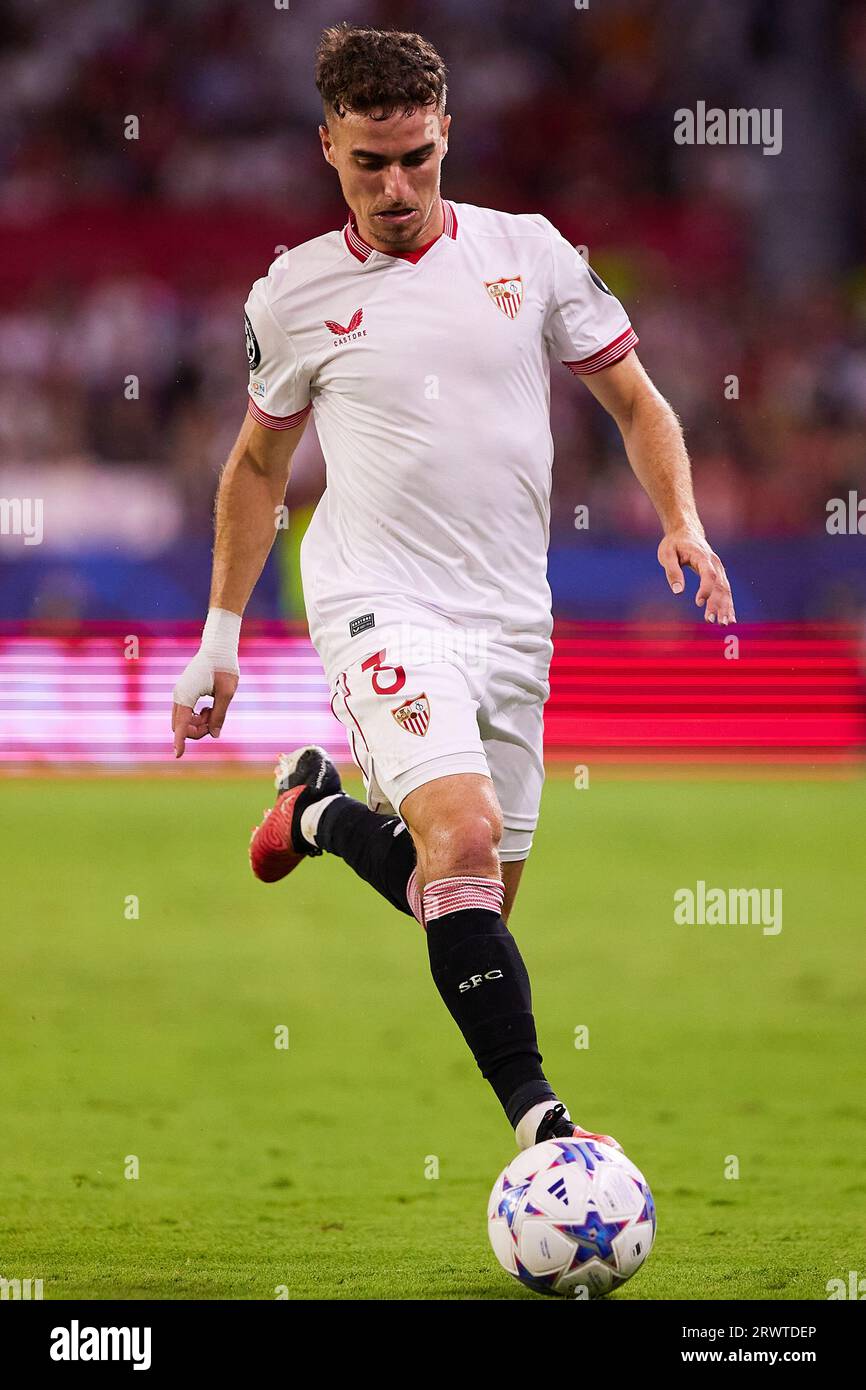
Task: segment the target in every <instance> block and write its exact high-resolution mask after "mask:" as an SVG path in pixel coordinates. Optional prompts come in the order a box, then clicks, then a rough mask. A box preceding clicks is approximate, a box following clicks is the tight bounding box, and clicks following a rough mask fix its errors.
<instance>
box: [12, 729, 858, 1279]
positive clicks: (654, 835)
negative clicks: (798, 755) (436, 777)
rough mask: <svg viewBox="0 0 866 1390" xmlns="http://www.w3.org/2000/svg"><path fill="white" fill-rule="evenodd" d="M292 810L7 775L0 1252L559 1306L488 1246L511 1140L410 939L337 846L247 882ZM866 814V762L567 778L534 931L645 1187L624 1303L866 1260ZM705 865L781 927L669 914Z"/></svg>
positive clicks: (548, 832)
mask: <svg viewBox="0 0 866 1390" xmlns="http://www.w3.org/2000/svg"><path fill="white" fill-rule="evenodd" d="M193 756H194V754H193ZM349 785H350V789H352V790H357V784H352V783H350V784H349ZM269 800H270V788H269V784H268V782H267V780H266V779H259V780H258V781H254V780H245V779H240V780H229V779H226V780H216V781H215V780H209V779H200V778H196V777H192V776H190V777H184V776H180V777H178V778H171V779H168V778H166V779H163V780H159V779H153V780H147V779H144V780H136V779H111V778H105V779H102V780H84V779H81V780H78V779H61V780H59V781H56V782H53V783H50V782H48V781H47V780H32V781H31V780H28V779H21V780H15V781H7V782H6V783H5V784H4V786H3V788H2V789H0V804H2V806H3V808H4V814H3V827H4V828H3V842H2V856H3V863H4V873H3V897H4V907H5V911H4V918H5V922H4V927H3V931H2V960H0V1011H2V1017H3V1020H4V1024H3V1059H2V1067H0V1113H2V1117H3V1124H2V1130H3V1153H2V1163H0V1197H2V1200H0V1275H2V1276H4V1277H6V1278H22V1279H23V1278H28V1277H29V1278H42V1279H43V1281H44V1292H45V1297H46V1298H97V1299H98V1298H129V1299H135V1298H164V1299H173V1298H175V1299H182V1298H206V1299H207V1298H220V1299H235V1298H259V1299H273V1298H275V1297H276V1296H277V1292H278V1290H280V1289H281V1287H284V1288H285V1289H286V1290H287V1291H288V1296H289V1297H290V1298H305V1297H313V1298H379V1299H390V1298H428V1299H429V1298H448V1299H478V1298H481V1299H488V1298H512V1299H534V1298H536V1295H534V1294H532V1293H530V1292H528V1291H526V1290H524V1289H522V1288H521V1287H520V1286H518V1285H517V1284H516V1283H514V1282H512V1281H510V1280H509V1279H508V1278H507V1276H506V1275H505V1274H503V1273H502V1272H501V1271H500V1269H499V1267H498V1266H497V1265H496V1263H495V1262H494V1259H493V1255H492V1253H491V1251H490V1249H489V1246H488V1243H487V1236H486V1231H485V1206H486V1201H487V1196H488V1192H489V1189H490V1187H491V1185H492V1183H493V1180H494V1178H495V1177H496V1175H497V1173H498V1171H499V1170H500V1168H501V1167H503V1166H504V1164H505V1163H506V1162H507V1161H508V1160H509V1159H510V1158H511V1157H512V1156H513V1147H514V1146H513V1140H512V1136H511V1133H510V1131H509V1129H508V1127H507V1125H506V1123H505V1121H504V1118H503V1116H502V1114H501V1112H500V1111H499V1108H498V1106H497V1104H496V1102H495V1100H494V1098H493V1096H492V1094H491V1093H490V1092H489V1091H488V1088H487V1086H486V1084H485V1083H484V1082H483V1081H482V1080H481V1078H480V1076H479V1075H478V1073H477V1072H476V1070H475V1066H474V1063H473V1061H472V1059H471V1057H470V1055H469V1054H468V1052H467V1051H466V1049H465V1047H464V1044H463V1042H462V1039H461V1038H460V1036H459V1033H458V1032H457V1029H456V1027H455V1025H454V1024H453V1022H452V1021H451V1019H450V1018H449V1017H448V1015H447V1013H446V1012H445V1010H444V1008H443V1006H442V1004H441V1002H440V1000H439V997H438V995H437V994H436V991H435V989H434V987H433V984H432V981H431V979H430V976H429V971H428V966H427V958H426V951H425V946H424V940H423V935H422V932H421V930H420V928H419V927H418V926H417V925H416V924H415V923H414V922H413V921H412V919H410V918H408V917H403V916H401V915H400V914H398V913H397V912H395V911H394V910H393V909H392V908H390V907H389V906H388V905H387V904H386V903H385V902H384V901H383V900H381V899H379V898H378V897H377V895H376V894H375V893H374V892H373V891H372V890H371V889H370V888H368V887H367V886H366V885H364V884H361V883H359V882H358V881H357V880H356V879H355V878H354V876H353V875H352V873H351V871H350V870H349V869H348V868H347V867H346V866H345V865H343V864H342V863H340V862H339V861H337V860H333V859H330V858H325V859H320V860H316V861H312V862H310V863H308V864H303V865H301V867H300V868H299V870H298V871H297V872H296V873H295V874H294V875H293V876H292V877H291V878H290V879H289V880H287V881H286V882H285V883H283V884H278V885H274V886H264V885H262V884H259V883H257V882H256V881H255V880H254V879H253V878H252V875H251V874H250V871H249V868H248V864H247V859H246V846H247V838H248V835H249V831H250V827H251V826H252V825H253V824H254V823H255V822H256V821H257V820H258V818H259V813H260V811H261V808H262V806H263V805H264V804H265V803H266V802H267V801H269ZM864 823H866V785H864V781H863V780H862V779H860V778H853V779H851V780H847V781H846V780H835V781H830V782H822V781H819V780H809V779H808V778H806V777H804V778H802V779H797V778H796V777H791V778H789V779H785V780H769V779H767V780H760V779H758V778H749V777H748V776H746V777H745V778H744V779H743V780H738V781H737V780H712V779H709V778H707V779H683V778H679V779H677V778H673V779H672V778H669V777H666V776H665V775H664V774H660V775H659V776H658V777H657V778H655V780H653V779H652V778H650V779H646V778H639V779H633V780H629V779H628V778H626V777H624V776H622V775H617V774H616V773H615V772H613V771H611V772H609V773H604V772H603V770H599V771H598V773H597V774H595V773H594V774H593V780H592V784H591V786H590V788H589V789H588V790H582V791H578V790H576V789H575V788H574V787H573V786H572V784H571V781H570V779H568V778H567V777H564V776H562V775H556V774H552V775H551V776H550V777H549V778H548V782H547V785H546V788H545V797H544V805H543V809H542V822H541V828H540V830H539V832H538V835H537V839H536V849H535V850H534V852H533V855H532V857H531V859H530V862H529V865H528V867H527V870H526V873H525V875H524V881H523V886H522V888H521V892H520V896H519V898H518V903H517V908H516V911H515V913H514V916H513V918H512V922H511V926H512V930H513V931H514V933H515V935H516V936H517V939H518V941H519V942H520V944H521V947H522V950H523V953H524V956H525V959H526V961H527V965H528V967H529V971H530V974H531V977H532V980H533V988H534V1004H535V1011H536V1017H537V1020H538V1025H539V1031H540V1037H541V1043H542V1050H543V1052H544V1055H545V1066H546V1070H547V1073H548V1075H549V1077H550V1079H551V1080H552V1081H553V1083H554V1085H556V1087H557V1088H558V1089H559V1090H560V1092H561V1094H562V1095H563V1097H564V1099H566V1101H567V1102H568V1103H569V1105H570V1106H571V1109H572V1113H573V1114H574V1115H575V1117H576V1118H577V1120H578V1121H579V1122H580V1123H582V1124H584V1125H585V1126H587V1127H590V1128H599V1129H602V1130H605V1131H608V1132H610V1133H612V1134H615V1135H616V1136H617V1137H618V1138H619V1139H620V1141H621V1142H622V1144H623V1145H624V1147H625V1149H626V1152H627V1153H629V1154H630V1155H631V1156H632V1157H633V1158H634V1160H635V1161H636V1162H637V1163H638V1165H639V1166H640V1167H641V1168H642V1169H643V1170H644V1172H645V1174H646V1176H647V1178H648V1179H649V1181H650V1183H651V1185H652V1188H653V1191H654V1194H655V1198H656V1203H657V1208H658V1215H659V1231H658V1237H657V1241H656V1245H655V1249H654V1251H653V1253H652V1254H651V1256H650V1258H649V1260H648V1262H647V1264H646V1265H645V1267H644V1268H643V1269H642V1270H641V1271H640V1273H639V1274H638V1275H637V1276H636V1277H635V1279H634V1280H633V1281H632V1282H631V1283H630V1284H628V1285H626V1286H625V1287H624V1288H623V1289H622V1290H620V1291H619V1292H618V1293H616V1294H615V1295H614V1297H615V1298H618V1299H673V1298H685V1299H703V1298H712V1297H721V1298H730V1299H757V1298H771V1299H788V1298H808V1299H823V1298H826V1296H827V1294H826V1283H827V1280H828V1279H832V1278H842V1279H845V1280H847V1278H848V1271H849V1270H850V1269H855V1270H859V1271H860V1273H861V1275H862V1274H866V1263H864V1261H866V1250H864V1246H863V1241H862V1232H863V1229H864V1209H866V1177H864V1173H863V1166H862V1159H863V1153H864V1150H866V1100H864V1070H866V1023H864V1020H866V972H864V970H863V941H864V930H866V924H864V915H863V892H862V828H863V825H864ZM698 879H703V880H704V881H705V882H706V883H708V884H710V885H716V886H722V887H729V886H739V887H768V888H776V887H779V888H781V889H782V890H783V893H784V900H783V901H784V918H783V928H782V931H781V933H780V934H779V935H777V936H767V935H764V934H763V933H762V931H761V928H760V926H728V927H722V926H691V927H689V926H677V925H675V923H674V920H673V894H674V892H675V890H676V889H677V888H680V887H688V886H691V887H693V886H694V885H695V883H696V881H697V880H698ZM130 895H136V897H137V898H138V904H139V916H138V918H137V919H134V918H133V919H129V918H127V916H125V905H126V900H127V899H128V898H129V896H130ZM581 1025H583V1026H585V1027H586V1028H587V1029H588V1030H589V1047H588V1048H576V1047H575V1036H576V1035H575V1029H576V1028H578V1027H579V1026H581ZM280 1026H284V1027H286V1028H287V1029H288V1041H289V1046H288V1048H287V1049H279V1048H277V1047H275V1045H274V1043H275V1029H277V1028H279V1027H280ZM130 1156H134V1157H135V1159H137V1161H138V1165H139V1176H138V1178H137V1179H132V1178H128V1177H126V1176H125V1171H126V1169H127V1168H129V1169H130V1170H131V1164H130ZM730 1156H734V1157H735V1158H736V1160H737V1162H738V1164H739V1177H738V1178H736V1179H734V1178H728V1177H726V1176H725V1170H726V1163H728V1165H729V1168H730V1167H731V1164H730ZM434 1158H435V1160H436V1163H437V1164H438V1177H437V1178H431V1177H428V1176H425V1173H429V1172H431V1171H432V1170H433V1169H434V1166H435V1165H434V1163H433V1159H434Z"/></svg>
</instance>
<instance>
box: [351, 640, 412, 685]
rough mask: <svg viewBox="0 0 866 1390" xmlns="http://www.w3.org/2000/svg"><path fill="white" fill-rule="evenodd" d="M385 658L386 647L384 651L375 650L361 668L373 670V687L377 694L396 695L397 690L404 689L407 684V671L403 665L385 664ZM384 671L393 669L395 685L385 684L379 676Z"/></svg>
mask: <svg viewBox="0 0 866 1390" xmlns="http://www.w3.org/2000/svg"><path fill="white" fill-rule="evenodd" d="M384 658H385V649H384V648H383V649H382V651H380V652H374V654H373V655H372V656H368V657H367V660H366V661H363V662H362V663H361V670H362V671H372V672H373V689H374V690H375V692H376V694H377V695H396V694H397V691H398V690H402V689H403V686H404V685H405V684H406V672H405V671H404V670H403V667H402V666H383V665H382V662H383V660H384ZM384 671H393V673H394V683H393V685H383V684H382V682H381V681H380V679H379V676H380V674H381V673H382V672H384Z"/></svg>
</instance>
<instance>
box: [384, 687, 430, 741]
mask: <svg viewBox="0 0 866 1390" xmlns="http://www.w3.org/2000/svg"><path fill="white" fill-rule="evenodd" d="M391 713H392V714H393V716H394V718H395V719H396V720H397V723H398V724H399V725H400V728H401V729H405V730H406V731H407V733H410V734H417V735H418V737H419V738H423V737H424V735H425V734H426V732H427V730H428V729H429V728H430V701H429V700H428V699H427V696H426V695H416V696H415V697H414V699H412V700H404V701H403V703H402V705H398V706H397V708H396V709H392V711H391Z"/></svg>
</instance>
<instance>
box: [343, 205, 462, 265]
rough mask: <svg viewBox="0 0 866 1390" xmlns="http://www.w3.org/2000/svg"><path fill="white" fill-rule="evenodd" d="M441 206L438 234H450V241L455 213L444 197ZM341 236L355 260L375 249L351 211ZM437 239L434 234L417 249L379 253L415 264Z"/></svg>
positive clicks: (366, 257)
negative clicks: (443, 220) (425, 243)
mask: <svg viewBox="0 0 866 1390" xmlns="http://www.w3.org/2000/svg"><path fill="white" fill-rule="evenodd" d="M442 208H443V212H444V216H445V225H444V227H443V229H442V233H441V234H440V235H444V236H450V238H451V240H452V241H456V240H457V214H456V212H455V211H454V208H453V206H452V204H451V203H447V202H446V201H445V199H444V198H443V200H442ZM343 237H344V240H345V242H346V246H347V247H348V248H349V250H350V251H351V253H352V255H353V256H354V257H355V259H356V260H359V261H362V262H363V261H367V260H369V258H370V257H371V256H372V254H373V252H374V251H375V249H376V248H375V247H374V246H370V245H369V244H368V243H367V242H366V241H365V240H364V238H363V237H362V236H361V233H360V232H359V231H358V224H357V222H356V221H355V214H354V213H353V212H350V213H349V220H348V222H347V223H346V225H345V227H344V228H343ZM438 240H439V237H438V236H434V238H433V240H432V241H428V242H427V245H426V246H419V247H418V249H417V251H382V252H381V253H380V254H381V255H383V256H394V257H395V258H396V259H397V260H401V261H411V262H412V264H413V265H417V264H418V262H419V261H420V259H421V257H422V256H423V255H424V254H425V252H427V251H429V250H430V247H431V246H435V245H436V242H437V241H438Z"/></svg>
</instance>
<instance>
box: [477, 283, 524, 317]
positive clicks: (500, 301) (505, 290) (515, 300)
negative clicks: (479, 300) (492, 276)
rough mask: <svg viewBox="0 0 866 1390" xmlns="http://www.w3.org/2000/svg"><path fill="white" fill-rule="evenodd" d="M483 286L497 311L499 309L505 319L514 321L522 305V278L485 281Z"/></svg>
mask: <svg viewBox="0 0 866 1390" xmlns="http://www.w3.org/2000/svg"><path fill="white" fill-rule="evenodd" d="M484 285H485V288H486V290H487V293H488V294H489V295H490V298H491V299H492V300H493V303H494V304H495V305H496V307H497V309H500V310H501V311H502V313H503V314H504V315H505V317H506V318H509V319H516V318H517V315H518V314H519V312H520V306H521V304H522V303H523V276H522V275H514V276H512V277H511V278H510V279H508V278H506V279H503V280H485V281H484Z"/></svg>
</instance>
